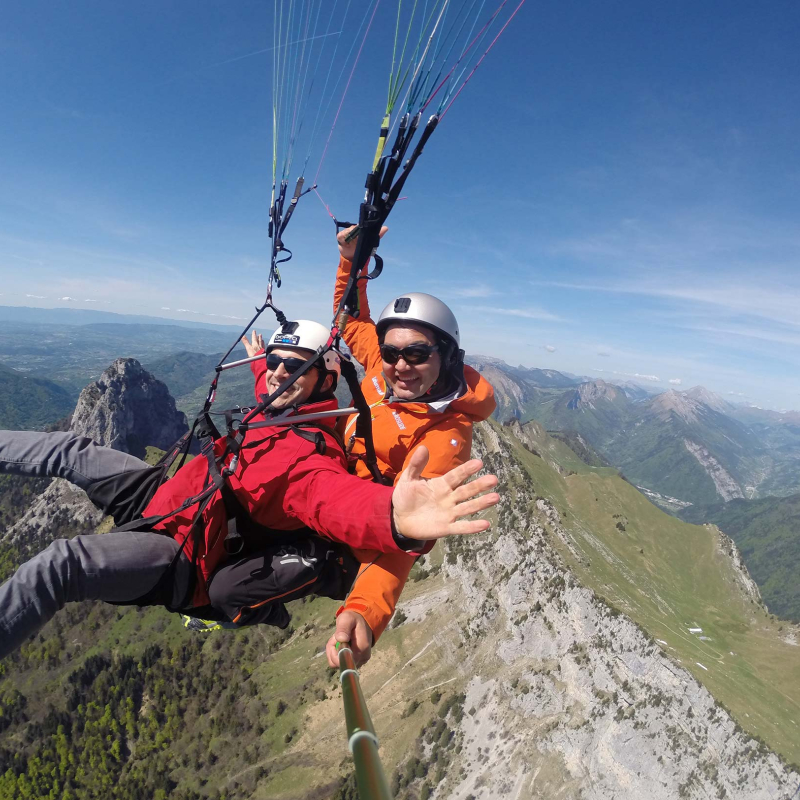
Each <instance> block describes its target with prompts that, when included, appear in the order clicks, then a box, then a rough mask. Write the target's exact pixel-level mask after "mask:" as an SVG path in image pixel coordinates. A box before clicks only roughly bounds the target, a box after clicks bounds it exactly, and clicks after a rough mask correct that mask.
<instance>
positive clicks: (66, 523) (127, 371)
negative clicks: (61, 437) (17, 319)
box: [4, 358, 187, 553]
mask: <svg viewBox="0 0 800 800" xmlns="http://www.w3.org/2000/svg"><path fill="white" fill-rule="evenodd" d="M70 430H72V431H74V432H75V433H76V434H79V435H81V436H87V437H89V438H90V439H94V441H96V442H98V443H99V444H102V445H106V446H107V447H112V448H113V449H115V450H121V451H123V452H126V453H131V454H132V455H136V456H139V457H140V458H141V457H143V456H144V455H145V450H146V447H147V446H148V445H153V446H156V447H160V448H166V447H169V445H171V444H172V443H173V442H174V441H176V440H177V439H178V438H179V437H180V436H182V435H183V434H184V433H185V432H186V430H187V425H186V418H185V417H184V415H183V414H182V413H181V412H179V411H177V410H176V408H175V401H174V400H173V399H172V397H171V395H170V394H169V391H168V390H167V387H166V386H165V385H164V384H163V383H162V382H161V381H158V380H156V379H155V378H154V377H153V376H152V375H151V374H150V373H149V372H147V371H146V370H145V369H144V368H143V367H142V365H141V364H140V363H139V362H138V361H136V360H135V359H133V358H118V359H117V360H116V361H114V363H113V364H111V366H109V367H108V369H106V370H105V371H104V372H103V374H102V375H101V376H100V377H99V378H98V379H97V380H96V381H94V382H92V383H90V384H89V385H88V386H86V388H85V389H84V390H83V391H82V392H81V394H80V397H79V398H78V403H77V405H76V406H75V411H74V412H73V414H72V421H71V424H70ZM102 517H103V515H102V513H101V512H100V511H98V510H97V509H96V508H95V507H94V506H93V505H92V504H91V503H90V502H89V500H88V499H87V498H86V495H85V494H84V493H83V492H82V491H81V490H80V489H76V488H75V487H74V486H72V485H71V484H69V483H68V482H67V481H64V480H54V481H53V482H52V483H51V484H50V485H49V486H48V487H47V488H46V489H45V490H44V492H42V494H40V495H39V496H38V497H37V498H36V499H35V500H34V501H33V503H32V504H31V506H30V508H29V509H28V510H27V511H26V513H25V514H24V516H23V517H21V518H20V519H19V520H18V521H17V522H16V523H15V524H14V525H13V526H11V527H10V528H9V529H8V531H6V533H5V536H4V539H5V540H6V541H11V542H14V543H15V544H17V545H22V546H23V548H24V551H25V552H28V553H33V552H36V551H38V550H40V549H41V548H42V547H44V546H46V545H47V544H48V543H49V542H50V541H51V540H52V539H53V538H54V536H74V535H77V534H80V533H91V532H92V531H94V529H95V528H96V527H97V525H98V524H99V523H100V520H101V519H102Z"/></svg>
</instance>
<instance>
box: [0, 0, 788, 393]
mask: <svg viewBox="0 0 800 800" xmlns="http://www.w3.org/2000/svg"><path fill="white" fill-rule="evenodd" d="M341 2H344V0H341ZM488 5H491V4H488ZM488 5H487V7H488ZM513 5H516V3H513ZM366 6H367V3H366V2H365V0H352V9H358V8H361V9H363V8H365V7H366ZM393 7H395V0H382V5H381V7H380V8H379V10H378V13H377V15H376V19H375V23H374V26H373V29H372V31H371V32H370V37H369V38H368V40H367V44H366V46H365V50H364V54H363V55H362V60H361V63H360V65H359V68H358V70H357V71H356V73H355V77H354V79H353V87H352V89H351V91H350V93H349V95H348V97H347V99H346V101H345V104H344V106H343V109H342V115H341V117H340V122H339V125H338V127H337V130H336V132H335V133H334V136H333V138H332V140H331V147H330V150H329V152H328V155H327V158H326V161H325V163H324V165H323V169H322V171H321V174H320V178H319V190H320V193H321V195H322V197H323V198H324V199H325V201H326V202H327V203H328V204H329V205H330V206H331V208H332V209H333V210H334V211H335V212H336V214H337V215H338V216H340V217H343V218H346V217H352V216H355V215H356V214H357V209H358V203H359V202H360V199H361V195H362V193H363V180H364V176H365V175H366V171H367V169H368V168H369V164H370V161H371V156H372V153H373V151H374V141H375V137H376V134H377V127H378V123H379V121H380V117H381V113H382V110H383V104H384V102H385V86H386V76H387V75H388V68H389V58H390V42H391V36H392V16H393ZM357 19H358V15H357V14H352V11H351V17H350V19H349V20H347V21H346V22H345V23H343V24H346V25H348V26H353V25H355V24H356V23H357ZM348 29H349V28H348ZM799 39H800V8H798V6H797V4H796V3H792V2H772V3H769V4H758V5H757V4H753V3H744V2H726V3H722V2H704V3H689V2H677V3H671V4H666V3H649V4H643V3H640V2H633V1H632V0H629V1H626V2H606V3H602V4H598V3H588V2H569V1H566V2H560V3H557V4H556V3H548V4H543V3H536V2H534V0H528V2H527V3H526V5H525V6H524V7H523V9H522V10H521V11H520V13H519V14H518V16H517V18H516V19H515V20H514V21H513V22H512V24H511V25H510V26H509V28H508V30H507V31H506V33H505V34H504V36H503V38H502V39H501V40H500V42H499V44H498V46H497V47H496V48H495V49H494V50H493V52H492V53H491V54H490V56H489V57H488V58H487V60H486V62H485V63H484V65H483V66H482V67H481V69H480V70H479V71H478V72H477V73H476V75H475V77H474V79H473V80H472V82H471V83H470V84H469V86H468V87H467V89H466V90H465V91H464V93H463V94H462V95H461V97H460V98H459V99H458V101H457V103H456V104H455V105H454V106H453V109H452V111H451V112H450V113H449V114H448V116H447V117H446V119H445V121H444V122H443V123H442V125H441V127H440V129H439V130H438V131H437V132H436V134H435V135H434V137H433V138H432V139H431V142H430V144H429V146H428V148H427V149H426V151H425V153H424V155H423V156H422V158H421V159H420V161H419V163H418V165H417V167H416V169H415V171H414V174H413V176H412V177H411V179H410V180H409V182H408V184H407V187H406V191H405V192H404V194H406V195H407V196H408V199H407V200H405V201H403V202H402V203H400V204H399V205H398V207H397V208H396V209H395V211H394V212H393V214H392V217H391V219H390V228H391V230H390V232H389V234H388V236H387V238H386V240H385V242H384V244H383V246H382V248H381V252H382V254H383V256H384V258H385V260H386V270H385V272H384V276H383V277H381V279H380V280H379V281H377V282H376V283H374V284H373V285H372V286H371V293H372V297H373V304H374V305H375V306H382V304H383V303H385V302H387V301H388V300H389V299H390V298H391V297H392V296H394V295H395V294H397V293H400V292H403V291H409V290H418V291H429V292H431V293H434V294H437V295H439V296H441V297H442V298H443V299H445V300H446V301H447V302H449V303H450V304H451V305H452V306H453V308H454V310H455V311H456V313H457V315H458V316H459V318H460V321H461V325H462V329H463V331H464V344H465V347H466V350H467V352H471V353H482V354H485V355H494V356H498V357H501V358H504V359H506V360H507V361H509V362H510V363H521V364H524V365H526V366H538V367H551V368H555V369H563V370H567V371H570V372H573V373H578V374H587V375H597V376H600V377H606V378H608V379H612V380H617V381H622V380H625V379H627V378H634V379H637V380H639V381H641V382H643V383H645V384H647V385H649V386H651V387H653V388H656V389H657V388H668V387H670V386H674V387H678V388H688V387H690V386H693V385H695V384H703V385H705V386H707V387H709V388H711V389H713V390H715V391H718V392H720V393H721V394H723V395H724V396H726V397H727V398H728V399H731V400H748V401H753V402H756V403H758V404H761V405H765V406H769V407H773V408H800V309H799V308H798V306H800V270H799V269H798V266H800V223H798V219H800V213H799V212H800V163H799V161H798V145H797V132H798V130H800V81H798V76H800V55H799V54H798V53H799V52H800V48H798V47H797V41H798V40H799ZM271 43H272V4H271V2H268V0H261V2H248V1H247V0H236V2H221V0H220V1H217V0H203V1H202V2H198V0H185V1H183V0H182V1H181V2H168V1H167V0H158V2H155V1H152V2H151V1H150V0H140V1H139V2H137V3H130V4H109V3H107V2H101V1H99V0H98V1H97V2H87V1H86V0H71V2H70V3H58V4H56V3H50V2H39V0H25V2H17V0H6V2H4V3H3V4H2V6H0V108H2V109H3V112H2V117H3V120H2V124H0V271H2V276H3V281H2V286H0V295H2V296H0V304H5V305H37V306H64V305H73V306H78V307H86V308H92V307H94V308H102V309H105V310H110V311H119V312H122V313H149V314H154V315H160V316H165V317H172V318H184V319H197V320H201V321H206V322H226V323H228V324H230V323H232V322H235V321H236V319H237V318H247V317H249V315H250V313H251V309H252V308H253V306H254V305H255V304H256V303H259V302H260V301H261V299H262V297H263V293H264V289H265V283H266V265H267V255H268V251H269V241H268V238H267V226H266V219H267V209H268V203H269V190H270V184H271V134H270V109H271V70H272V59H271V55H270V54H268V53H261V54H258V55H251V54H253V53H255V52H256V51H259V50H263V49H265V48H268V47H270V45H271ZM337 102H338V99H337ZM332 237H333V225H332V223H331V221H330V219H329V217H328V216H327V213H326V212H325V210H324V208H323V207H322V204H321V203H320V202H319V200H318V199H317V198H316V197H315V196H314V195H313V194H310V195H308V196H307V197H306V198H304V199H303V201H302V203H301V205H300V207H299V209H298V212H297V214H296V215H295V218H294V219H293V221H292V223H291V226H290V228H289V229H288V231H287V234H286V237H285V238H286V241H287V244H288V246H289V247H291V248H292V249H293V250H294V253H295V259H294V260H293V261H292V263H291V264H290V265H288V266H287V268H286V269H285V270H284V278H285V281H284V286H283V288H282V289H281V290H279V292H278V294H277V298H276V299H277V300H278V302H279V304H280V305H281V306H282V307H283V308H284V310H285V311H286V312H287V313H288V314H289V315H290V316H310V317H317V318H320V319H322V320H325V321H327V319H328V318H329V314H330V312H329V303H330V298H329V292H330V288H331V284H332V277H333V270H334V266H335V263H336V258H335V255H334V253H335V249H334V246H333V238H332ZM60 298H72V299H70V300H63V299H60ZM179 309H183V310H180V311H179ZM212 315H216V316H212ZM270 326H271V323H270ZM636 376H638V377H636Z"/></svg>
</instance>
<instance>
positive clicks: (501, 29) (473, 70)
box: [439, 0, 525, 120]
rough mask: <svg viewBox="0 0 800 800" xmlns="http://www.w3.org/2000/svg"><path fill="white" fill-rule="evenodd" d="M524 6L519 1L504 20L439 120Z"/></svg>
mask: <svg viewBox="0 0 800 800" xmlns="http://www.w3.org/2000/svg"><path fill="white" fill-rule="evenodd" d="M524 5H525V0H520V4H519V5H518V6H517V7H516V8H515V9H514V12H513V13H512V14H511V16H510V17H509V18H508V19H507V20H506V24H505V25H503V27H502V28H500V30H499V31H498V32H497V36H495V37H494V39H492V43H491V44H490V45H489V46H488V47H487V48H486V51H485V52H484V54H483V55H482V56H481V57H480V59H479V60H478V63H477V64H476V65H475V66H474V67H473V68H472V72H470V74H469V75H467V79H466V80H465V81H464V83H462V84H461V87H460V88H459V90H458V91H457V92H456V93H455V95H454V97H453V99H452V100H451V101H450V102H449V103H448V104H447V108H445V110H444V111H443V112H442V114H441V116H440V117H439V119H440V120H441V119H444V115H445V114H446V113H447V112H448V111H449V110H450V106H452V105H453V103H455V101H456V99H457V98H458V96H459V95H460V94H461V92H463V91H464V87H465V86H466V85H467V84H468V83H469V82H470V80H471V79H472V76H473V75H474V74H475V71H476V70H477V69H478V67H479V66H480V65H481V64H482V63H483V59H484V58H486V56H487V55H489V51H490V50H491V49H492V48H493V47H494V46H495V44H497V40H498V39H499V38H500V36H501V35H502V34H503V31H504V30H505V29H506V28H507V27H508V24H509V23H510V22H511V20H512V19H514V17H515V16H516V14H517V11H519V10H520V9H521V8H522V6H524Z"/></svg>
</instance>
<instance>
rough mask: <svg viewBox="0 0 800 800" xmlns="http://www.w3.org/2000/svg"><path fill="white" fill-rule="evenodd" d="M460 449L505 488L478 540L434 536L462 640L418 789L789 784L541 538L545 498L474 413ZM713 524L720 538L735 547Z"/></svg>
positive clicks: (604, 794)
mask: <svg viewBox="0 0 800 800" xmlns="http://www.w3.org/2000/svg"><path fill="white" fill-rule="evenodd" d="M505 430H506V431H508V432H509V433H511V435H514V434H516V433H517V431H518V426H511V427H508V428H506V429H505ZM526 443H527V444H528V445H529V446H530V444H531V443H532V441H531V440H529V442H526ZM476 450H477V454H478V455H480V456H481V457H482V458H484V461H485V462H486V463H487V466H488V467H490V468H491V469H492V470H493V471H496V472H497V474H498V476H499V477H500V479H501V485H503V487H504V488H505V489H506V494H505V496H504V499H503V501H502V503H501V505H500V507H499V511H498V521H497V525H496V526H495V529H496V531H497V534H496V536H495V537H494V539H493V541H487V540H486V539H483V540H482V539H481V538H475V539H471V538H465V539H459V540H455V541H453V540H450V541H449V542H448V550H449V554H448V557H447V559H446V560H445V563H444V564H443V566H442V569H443V570H444V571H445V572H446V574H447V577H448V578H449V579H450V580H451V581H454V582H456V583H457V584H458V585H459V592H458V595H457V596H456V595H454V594H453V593H452V592H451V597H450V603H451V604H452V605H453V606H454V607H457V608H460V609H463V612H462V614H461V615H460V617H459V625H460V626H461V629H462V631H463V636H464V637H465V638H464V649H463V650H459V651H457V653H458V654H463V655H456V654H454V658H453V660H454V661H455V662H457V663H459V664H460V670H459V671H460V672H461V673H462V674H463V675H464V676H465V679H466V690H465V693H464V695H465V696H464V702H463V708H464V710H465V712H466V713H464V714H463V715H461V716H460V718H459V719H458V722H457V726H456V728H455V734H454V735H455V737H456V739H457V741H458V744H459V745H460V749H459V748H458V747H457V748H456V751H457V752H459V755H458V756H457V757H456V760H455V761H453V762H451V764H450V766H449V768H448V770H447V772H448V775H449V776H451V777H449V778H448V780H447V782H446V783H445V784H440V785H439V787H438V788H436V789H435V790H434V792H433V794H431V797H432V798H435V800H439V798H442V799H443V798H467V797H473V798H475V800H489V798H496V797H509V798H511V797H513V798H516V800H524V799H525V798H550V797H554V796H558V797H570V798H577V797H581V798H591V800H610V799H611V798H622V799H623V800H624V799H625V798H630V800H634V798H636V799H638V798H641V797H648V798H651V799H652V800H668V799H671V798H682V797H698V798H700V797H726V798H741V799H742V800H744V799H745V798H747V800H762V799H763V800H767V798H784V797H790V796H791V793H792V792H794V791H795V790H796V789H797V787H798V784H799V783H800V776H798V775H797V774H796V773H793V772H792V771H791V770H789V769H788V768H787V767H786V766H785V765H784V764H783V763H782V761H781V760H780V759H779V758H778V756H776V755H775V754H773V753H771V752H770V751H769V750H768V749H767V748H766V747H765V746H764V745H763V744H762V743H760V742H759V741H757V740H755V739H753V738H752V737H751V736H749V735H748V734H747V733H745V732H744V731H742V729H741V728H740V727H739V725H738V724H737V723H736V722H735V721H734V720H733V719H732V718H731V717H730V715H729V714H728V712H727V711H726V710H725V709H724V708H723V707H722V706H721V705H719V704H718V703H717V702H716V701H715V700H714V698H713V697H712V695H711V694H710V693H709V692H708V690H707V689H705V688H704V687H703V686H702V685H701V684H700V683H698V681H697V680H696V679H695V678H694V677H693V676H692V675H691V674H690V673H689V672H688V671H686V670H685V669H684V668H683V667H681V666H680V665H679V664H677V663H675V662H674V661H673V660H672V659H671V658H669V657H668V656H667V655H666V652H665V650H664V648H663V646H662V645H660V644H659V643H658V642H656V641H655V640H653V639H652V638H651V637H650V636H648V635H647V634H646V633H645V632H644V631H643V630H642V629H641V628H640V627H639V626H638V625H636V624H635V623H634V622H632V621H631V620H630V619H629V618H628V617H626V616H624V615H623V614H621V613H619V612H618V611H617V610H616V609H614V608H612V607H611V606H609V605H607V604H606V603H605V602H604V601H603V600H602V599H601V598H600V597H598V596H597V595H595V594H594V593H593V592H592V591H591V590H589V589H587V588H585V587H583V586H581V585H580V583H579V582H578V580H577V579H576V577H575V575H574V574H573V573H572V572H571V571H570V569H569V568H567V566H566V565H565V563H564V561H563V559H562V558H561V556H560V554H559V553H558V551H557V549H556V548H555V546H554V544H553V537H556V538H559V539H562V540H563V541H564V542H568V541H569V537H568V535H567V534H566V532H565V531H564V528H563V525H562V521H561V518H560V516H559V512H558V511H557V509H556V508H554V507H553V506H552V504H551V503H550V502H549V501H548V500H546V499H544V498H538V499H537V500H535V502H534V494H533V489H532V487H531V486H529V485H525V483H524V481H521V480H520V476H522V475H523V474H524V470H523V468H522V467H521V465H519V464H518V463H517V462H516V461H515V457H514V453H513V451H512V450H511V448H510V447H509V445H508V443H507V442H506V441H505V440H504V438H503V437H502V436H500V435H498V432H497V430H496V429H494V428H492V427H490V426H488V425H486V424H484V425H482V426H480V429H479V431H478V432H477V435H476ZM512 486H513V499H512V498H511V494H512V493H511V492H509V487H512ZM531 506H533V507H535V508H536V509H537V513H535V514H533V515H530V514H529V513H528V512H527V509H528V508H530V507H531ZM725 539H726V541H722V540H720V543H719V545H720V548H721V549H723V550H725V551H726V552H728V553H729V555H730V554H731V553H734V554H735V546H734V545H733V544H732V543H731V542H730V540H727V537H725ZM734 561H735V563H738V564H739V572H740V573H741V577H742V581H743V583H745V584H747V586H748V592H749V594H750V597H751V600H752V602H754V603H758V602H759V598H758V593H757V589H755V587H753V586H752V581H750V579H749V576H747V574H746V570H744V568H743V567H742V565H741V561H740V560H739V561H738V562H736V560H735V559H734ZM418 602H419V601H418ZM437 604H438V603H437Z"/></svg>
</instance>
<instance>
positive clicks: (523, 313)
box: [472, 306, 564, 322]
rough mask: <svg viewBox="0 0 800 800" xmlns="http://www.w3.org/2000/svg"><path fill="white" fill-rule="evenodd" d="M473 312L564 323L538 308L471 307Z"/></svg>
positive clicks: (559, 318)
mask: <svg viewBox="0 0 800 800" xmlns="http://www.w3.org/2000/svg"><path fill="white" fill-rule="evenodd" d="M472 310H473V311H482V312H483V313H484V314H503V315H506V316H511V317H522V318H523V319H537V320H541V321H543V322H564V320H563V319H562V318H561V317H558V316H556V315H555V314H551V313H550V312H549V311H544V310H542V309H539V308H501V307H500V306H473V309H472Z"/></svg>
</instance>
